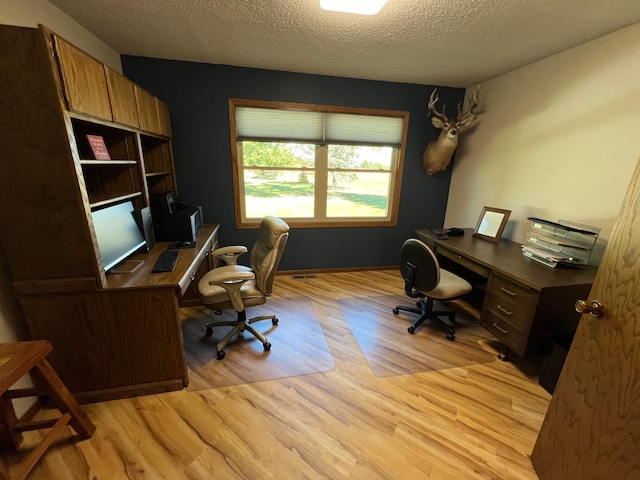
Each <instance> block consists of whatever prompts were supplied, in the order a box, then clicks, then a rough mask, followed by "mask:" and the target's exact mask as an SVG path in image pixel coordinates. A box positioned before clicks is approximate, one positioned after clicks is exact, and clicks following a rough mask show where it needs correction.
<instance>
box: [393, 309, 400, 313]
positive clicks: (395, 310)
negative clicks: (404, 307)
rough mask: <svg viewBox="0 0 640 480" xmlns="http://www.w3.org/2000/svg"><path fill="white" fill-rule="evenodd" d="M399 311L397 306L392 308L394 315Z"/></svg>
mask: <svg viewBox="0 0 640 480" xmlns="http://www.w3.org/2000/svg"><path fill="white" fill-rule="evenodd" d="M399 311H400V310H398V308H397V307H395V308H394V309H393V314H394V315H397V314H398V312H399Z"/></svg>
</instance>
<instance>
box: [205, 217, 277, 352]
mask: <svg viewBox="0 0 640 480" xmlns="http://www.w3.org/2000/svg"><path fill="white" fill-rule="evenodd" d="M288 237H289V225H287V224H286V222H284V221H283V220H281V219H279V218H276V217H270V216H268V217H264V218H263V219H262V222H261V223H260V233H259V236H258V240H257V241H256V243H255V245H254V246H253V248H252V250H251V257H250V262H251V268H249V267H245V266H243V265H238V264H237V261H238V257H239V256H240V255H242V254H243V253H245V252H247V247H245V246H229V247H222V248H218V249H216V250H214V251H213V252H211V254H212V255H214V256H216V257H218V258H220V259H222V260H223V261H224V263H226V265H225V266H222V267H219V268H214V269H213V270H211V271H209V272H207V273H206V274H205V275H204V276H203V277H202V279H200V281H199V282H198V292H199V294H200V298H201V299H202V303H203V304H204V305H205V307H207V308H209V309H211V310H216V311H220V310H231V309H233V310H235V311H236V312H238V317H237V319H236V320H219V321H213V322H208V323H207V336H208V337H210V336H211V335H213V328H214V327H222V326H231V327H233V328H232V329H231V330H230V331H229V332H228V333H227V334H226V335H225V336H224V337H223V338H222V340H220V341H219V342H218V345H217V346H216V353H217V357H218V360H222V359H223V358H224V348H225V347H226V346H227V344H228V343H229V341H230V340H231V338H232V337H233V336H234V335H236V334H238V333H242V332H244V331H245V330H249V332H251V333H252V334H253V335H254V336H255V337H256V338H257V339H258V340H260V341H261V342H262V345H263V346H264V349H265V351H268V350H270V349H271V344H270V343H269V341H268V340H267V338H266V337H265V336H264V335H263V334H262V333H260V332H259V331H257V330H256V329H255V328H254V327H252V326H251V324H252V323H254V322H257V321H259V320H271V322H272V323H273V325H277V324H278V319H277V317H276V316H275V315H264V316H260V317H253V318H250V319H249V320H247V313H246V308H248V307H254V306H256V305H262V304H263V303H265V302H266V301H267V297H268V296H270V295H271V294H272V293H273V281H274V280H275V276H276V270H277V268H278V263H279V262H280V258H281V257H282V252H283V251H284V247H285V245H286V244H287V239H288Z"/></svg>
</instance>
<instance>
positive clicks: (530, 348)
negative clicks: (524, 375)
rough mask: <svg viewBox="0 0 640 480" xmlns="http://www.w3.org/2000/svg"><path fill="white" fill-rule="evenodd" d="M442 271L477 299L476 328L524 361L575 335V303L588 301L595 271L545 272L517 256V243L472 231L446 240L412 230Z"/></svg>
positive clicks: (530, 261)
mask: <svg viewBox="0 0 640 480" xmlns="http://www.w3.org/2000/svg"><path fill="white" fill-rule="evenodd" d="M416 234H417V236H418V238H419V239H420V240H422V241H423V242H425V243H426V244H427V245H429V246H430V247H431V248H432V249H433V250H434V251H435V253H436V255H437V256H438V260H439V261H440V264H441V266H442V267H443V268H446V269H447V270H450V271H452V272H454V273H457V274H459V275H461V276H463V277H465V278H467V279H468V280H469V281H470V283H472V285H474V290H476V291H479V292H480V293H481V302H482V308H481V310H480V312H479V321H480V324H481V325H482V326H483V327H484V328H485V329H487V330H488V331H489V332H491V333H492V334H493V335H494V336H495V337H496V338H497V339H498V340H500V341H501V342H502V344H503V345H505V346H506V347H508V348H509V350H511V351H512V352H514V353H516V354H517V355H519V356H521V357H524V356H529V355H535V354H536V353H539V352H540V350H541V349H542V348H543V347H544V342H545V339H546V338H547V337H548V336H550V335H556V334H563V333H568V332H573V331H575V329H576V327H577V325H578V321H579V320H580V315H579V314H578V313H577V312H576V311H575V307H574V305H575V302H576V301H577V300H579V299H585V298H587V297H588V295H589V291H590V290H591V285H592V284H593V280H594V278H595V275H596V271H597V269H596V268H594V267H586V268H565V267H556V268H550V267H547V266H545V265H542V264H540V263H538V262H536V261H534V260H531V259H529V258H526V257H525V256H524V255H523V254H522V248H521V245H520V244H519V243H516V242H512V241H509V240H506V239H501V240H500V241H499V242H497V243H493V242H488V241H486V240H482V239H479V238H475V237H473V229H470V228H466V229H465V234H464V235H462V236H458V237H449V238H448V239H437V238H435V237H434V236H432V235H429V233H428V232H427V230H416Z"/></svg>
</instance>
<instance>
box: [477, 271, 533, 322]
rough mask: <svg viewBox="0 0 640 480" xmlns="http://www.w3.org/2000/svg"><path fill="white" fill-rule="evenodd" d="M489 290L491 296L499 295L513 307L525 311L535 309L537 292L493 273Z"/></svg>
mask: <svg viewBox="0 0 640 480" xmlns="http://www.w3.org/2000/svg"><path fill="white" fill-rule="evenodd" d="M489 291H490V292H491V295H492V296H497V297H500V298H502V299H504V301H506V302H509V303H510V304H511V305H513V306H514V307H516V308H519V309H521V310H525V311H527V312H529V311H535V309H536V305H537V303H538V297H539V293H538V292H536V291H535V290H532V289H530V288H529V287H525V286H524V285H521V284H520V283H517V282H514V281H513V280H509V279H508V278H505V277H502V276H500V275H496V274H495V273H494V274H493V275H492V276H491V282H490V285H489Z"/></svg>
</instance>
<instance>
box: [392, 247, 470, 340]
mask: <svg viewBox="0 0 640 480" xmlns="http://www.w3.org/2000/svg"><path fill="white" fill-rule="evenodd" d="M400 273H401V274H402V277H403V278H404V292H405V293H406V294H407V296H409V297H411V298H419V299H420V300H419V301H418V302H416V307H417V308H416V307H403V306H397V307H395V308H394V309H393V313H394V314H396V315H397V314H398V312H399V311H400V310H403V311H406V312H412V313H417V314H418V315H420V317H419V318H418V319H417V320H416V321H415V322H414V323H413V324H412V325H411V326H410V327H409V328H408V329H407V330H408V331H409V333H415V331H416V328H418V327H419V326H420V325H421V324H422V322H424V321H425V320H431V321H432V322H434V323H435V324H437V325H438V326H440V327H441V328H442V329H443V330H444V331H445V332H446V333H447V339H448V340H451V341H453V340H454V339H455V333H456V332H455V330H454V329H453V328H452V327H451V326H450V325H448V324H447V323H445V322H444V320H442V319H441V318H440V317H441V316H447V317H448V318H449V320H450V321H453V320H455V315H456V314H455V312H451V311H434V310H433V301H434V299H435V300H452V299H454V298H457V297H459V296H461V295H464V294H466V293H469V292H471V290H472V287H471V284H469V282H467V281H466V280H465V279H463V278H460V277H458V276H457V275H454V274H453V273H451V272H449V271H447V270H444V269H442V268H440V264H439V263H438V259H437V258H436V256H435V254H434V253H433V252H432V251H431V249H430V248H429V247H428V246H427V245H425V244H424V243H423V242H421V241H420V240H417V239H415V238H410V239H408V240H406V241H405V242H404V243H403V244H402V250H401V252H400Z"/></svg>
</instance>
